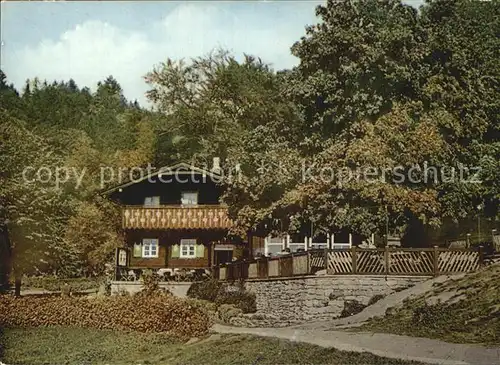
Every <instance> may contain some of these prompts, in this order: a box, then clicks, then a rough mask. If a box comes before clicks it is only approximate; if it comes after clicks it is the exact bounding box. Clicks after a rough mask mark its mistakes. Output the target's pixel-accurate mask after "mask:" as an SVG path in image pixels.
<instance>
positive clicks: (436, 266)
mask: <svg viewBox="0 0 500 365" xmlns="http://www.w3.org/2000/svg"><path fill="white" fill-rule="evenodd" d="M433 259H434V276H438V275H439V249H438V246H434V255H433Z"/></svg>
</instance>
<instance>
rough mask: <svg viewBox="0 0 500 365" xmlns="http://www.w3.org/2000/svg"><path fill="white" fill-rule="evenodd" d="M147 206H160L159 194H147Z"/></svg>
mask: <svg viewBox="0 0 500 365" xmlns="http://www.w3.org/2000/svg"><path fill="white" fill-rule="evenodd" d="M144 206H145V207H159V206H160V197H159V196H147V197H145V198H144Z"/></svg>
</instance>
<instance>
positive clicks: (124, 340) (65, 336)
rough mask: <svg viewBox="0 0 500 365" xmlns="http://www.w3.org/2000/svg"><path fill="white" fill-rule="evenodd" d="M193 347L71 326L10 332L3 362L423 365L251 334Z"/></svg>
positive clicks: (210, 340) (4, 339) (4, 341)
mask: <svg viewBox="0 0 500 365" xmlns="http://www.w3.org/2000/svg"><path fill="white" fill-rule="evenodd" d="M215 337H216V338H213V337H209V338H205V339H200V340H199V341H197V342H194V343H192V344H187V343H180V342H177V341H175V340H172V339H170V338H168V337H167V336H166V335H163V334H143V333H120V332H113V331H104V330H93V329H81V328H70V327H52V328H50V327H38V328H28V329H21V328H14V329H6V330H4V332H3V334H2V338H1V341H2V343H0V345H1V346H0V349H1V348H4V353H3V354H0V360H1V361H3V362H5V363H7V364H11V365H15V364H31V365H42V364H44V365H45V364H58V365H59V364H92V365H98V364H169V365H173V364H221V365H222V364H224V365H226V364H259V365H260V364H337V365H341V364H342V365H348V364H353V365H354V364H355V365H363V364H367V365H368V364H370V365H376V364H380V365H382V364H383V365H407V364H408V365H409V364H415V365H416V364H419V363H417V362H409V361H403V360H395V359H387V358H383V357H378V356H375V355H372V354H369V353H352V352H345V351H338V350H334V349H326V348H322V347H318V346H313V345H309V344H299V343H295V342H291V341H285V340H280V339H269V338H261V337H255V336H249V335H215Z"/></svg>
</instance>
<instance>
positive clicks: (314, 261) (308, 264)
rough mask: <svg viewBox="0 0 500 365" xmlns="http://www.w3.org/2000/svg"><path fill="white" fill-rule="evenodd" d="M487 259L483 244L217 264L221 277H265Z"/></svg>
mask: <svg viewBox="0 0 500 365" xmlns="http://www.w3.org/2000/svg"><path fill="white" fill-rule="evenodd" d="M483 261H484V255H483V252H482V248H481V247H480V248H479V250H478V251H474V250H470V249H445V248H438V247H434V248H385V249H359V248H356V247H353V248H352V249H350V250H332V249H325V250H313V251H307V252H299V253H293V254H289V255H284V256H280V257H274V258H261V259H258V260H251V261H239V262H233V263H229V264H226V265H221V266H218V267H215V268H214V271H213V273H214V276H215V277H216V278H218V279H221V280H239V279H264V278H273V277H290V276H298V275H302V276H303V275H312V274H315V273H316V272H317V271H319V270H325V269H326V273H327V274H331V275H335V274H337V275H349V274H357V275H411V276H416V275H429V276H431V275H432V276H437V275H441V274H453V273H466V272H470V271H474V270H477V269H478V268H479V267H480V266H481V265H482V264H483Z"/></svg>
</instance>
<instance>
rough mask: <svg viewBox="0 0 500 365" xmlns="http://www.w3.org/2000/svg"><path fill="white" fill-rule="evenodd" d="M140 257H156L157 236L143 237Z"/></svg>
mask: <svg viewBox="0 0 500 365" xmlns="http://www.w3.org/2000/svg"><path fill="white" fill-rule="evenodd" d="M142 257H158V239H157V238H144V239H143V240H142Z"/></svg>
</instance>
